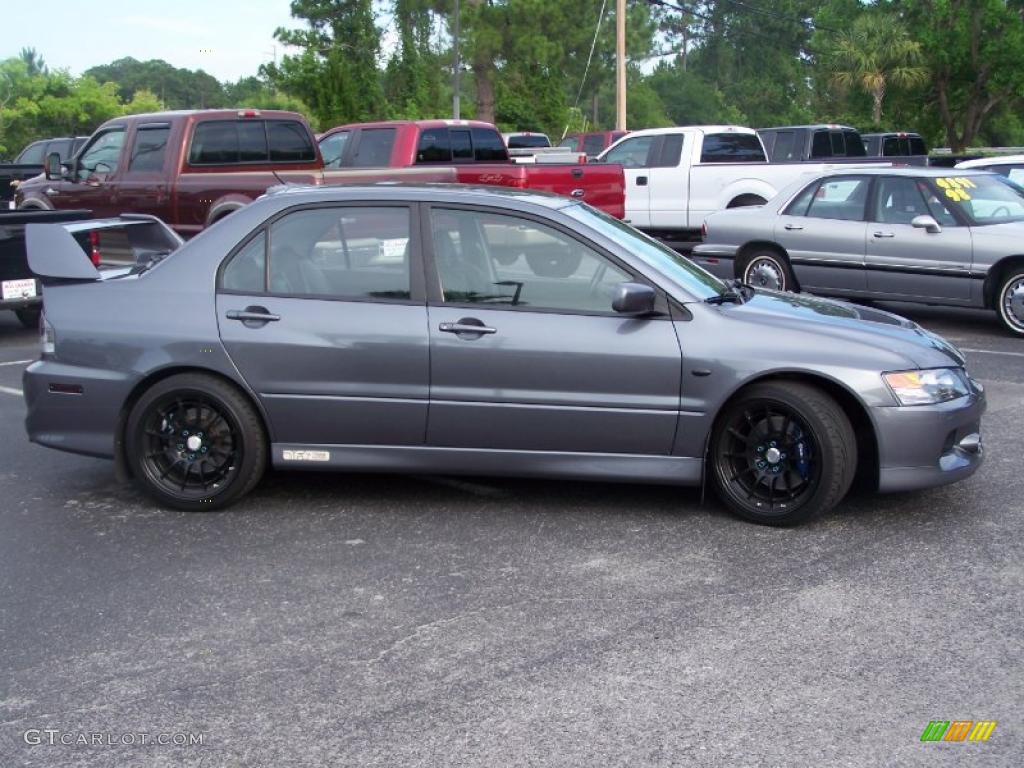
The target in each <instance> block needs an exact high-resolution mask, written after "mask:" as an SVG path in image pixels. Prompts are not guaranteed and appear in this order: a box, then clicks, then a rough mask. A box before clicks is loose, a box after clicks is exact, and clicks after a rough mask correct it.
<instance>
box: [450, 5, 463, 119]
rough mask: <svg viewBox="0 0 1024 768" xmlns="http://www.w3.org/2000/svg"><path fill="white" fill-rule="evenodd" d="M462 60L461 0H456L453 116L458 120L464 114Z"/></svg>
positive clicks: (453, 39)
mask: <svg viewBox="0 0 1024 768" xmlns="http://www.w3.org/2000/svg"><path fill="white" fill-rule="evenodd" d="M461 70H462V62H461V61H460V60H459V0H455V23H454V24H453V25H452V118H453V119H455V120H458V119H460V118H461V116H462V107H461V105H460V104H459V75H460V74H461Z"/></svg>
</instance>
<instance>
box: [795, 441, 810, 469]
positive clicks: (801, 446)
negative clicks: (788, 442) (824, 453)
mask: <svg viewBox="0 0 1024 768" xmlns="http://www.w3.org/2000/svg"><path fill="white" fill-rule="evenodd" d="M796 471H797V472H799V473H800V477H801V478H802V479H803V480H807V478H808V477H810V475H811V452H810V451H808V450H807V443H806V442H805V441H804V433H803V430H798V432H797V439H796Z"/></svg>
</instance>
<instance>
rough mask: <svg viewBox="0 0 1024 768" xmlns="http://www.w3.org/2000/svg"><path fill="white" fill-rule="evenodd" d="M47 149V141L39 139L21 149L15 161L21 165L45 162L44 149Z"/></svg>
mask: <svg viewBox="0 0 1024 768" xmlns="http://www.w3.org/2000/svg"><path fill="white" fill-rule="evenodd" d="M45 149H46V142H45V141H37V142H36V143H35V144H29V145H28V146H27V147H25V149H23V150H22V151H21V154H20V155H18V157H17V158H15V160H14V162H15V164H19V165H41V164H42V162H43V151H44V150H45Z"/></svg>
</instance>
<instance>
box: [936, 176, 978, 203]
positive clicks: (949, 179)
mask: <svg viewBox="0 0 1024 768" xmlns="http://www.w3.org/2000/svg"><path fill="white" fill-rule="evenodd" d="M935 183H936V184H938V185H939V186H940V187H942V191H943V192H945V193H946V197H948V198H949V199H950V200H952V201H953V202H955V203H962V202H964V201H965V200H970V199H971V195H970V193H969V192H968V191H967V190H968V189H974V187H975V186H977V185H976V184H975V183H974V182H973V181H971V180H970V179H968V178H967V177H966V176H946V177H943V178H939V179H936V180H935Z"/></svg>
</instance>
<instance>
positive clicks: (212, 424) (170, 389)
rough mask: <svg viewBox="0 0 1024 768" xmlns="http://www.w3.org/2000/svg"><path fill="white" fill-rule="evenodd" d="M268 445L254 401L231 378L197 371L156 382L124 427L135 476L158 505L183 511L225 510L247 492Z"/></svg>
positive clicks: (261, 467)
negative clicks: (228, 379)
mask: <svg viewBox="0 0 1024 768" xmlns="http://www.w3.org/2000/svg"><path fill="white" fill-rule="evenodd" d="M267 450H268V449H267V437H266V433H265V432H264V429H263V422H262V421H261V420H260V417H259V414H258V413H257V412H256V409H255V408H254V407H253V405H252V403H250V402H249V400H248V399H247V398H246V397H245V396H244V395H243V394H242V393H241V392H239V391H238V390H237V389H236V388H235V387H234V386H233V385H232V384H230V383H228V382H226V381H224V380H223V379H219V378H217V377H215V376H210V375H207V374H202V373H184V374H179V375H177V376H170V377H168V378H166V379H164V380H163V381H160V382H157V383H156V384H154V385H153V386H152V387H151V388H150V389H148V390H147V391H146V392H145V393H144V394H143V395H142V397H140V398H139V400H138V402H136V403H135V405H134V407H133V408H132V410H131V413H130V414H129V416H128V421H127V424H126V426H125V457H126V459H127V462H128V466H129V467H130V469H131V472H132V475H133V477H134V479H135V481H136V482H137V483H138V484H139V485H140V487H141V488H142V489H143V490H144V491H145V492H146V493H148V494H149V495H150V496H152V497H153V498H154V499H156V500H157V501H158V502H159V503H160V504H162V505H164V506H168V507H173V508H175V509H182V510H186V511H189V512H206V511H212V510H216V509H223V508H224V507H226V506H228V505H229V504H232V503H233V502H235V501H237V500H238V499H239V498H241V497H242V496H244V495H245V494H247V493H248V492H249V491H251V490H252V489H253V488H254V487H255V486H256V484H257V483H258V482H259V481H260V478H261V477H262V476H263V472H264V470H265V469H266V466H267ZM179 483H180V484H181V485H180V487H179Z"/></svg>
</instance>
